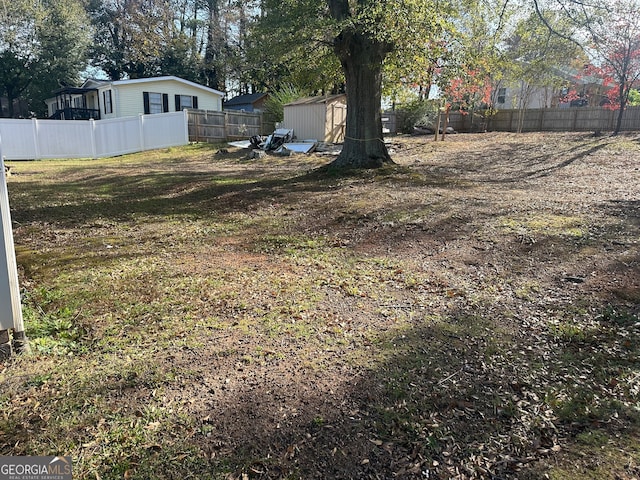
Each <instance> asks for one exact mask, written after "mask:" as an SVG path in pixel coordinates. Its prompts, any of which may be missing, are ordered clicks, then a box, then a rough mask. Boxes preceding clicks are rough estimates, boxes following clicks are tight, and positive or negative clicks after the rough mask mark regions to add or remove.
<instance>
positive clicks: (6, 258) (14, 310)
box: [0, 143, 28, 358]
mask: <svg viewBox="0 0 640 480" xmlns="http://www.w3.org/2000/svg"><path fill="white" fill-rule="evenodd" d="M1 147H2V145H1V143H0V214H1V216H2V230H1V232H0V233H2V235H1V237H2V240H1V241H0V358H2V357H3V356H6V355H8V354H10V353H11V348H10V346H8V339H9V336H8V331H9V330H10V329H13V344H14V348H15V350H16V351H22V350H26V349H27V348H28V346H27V339H26V337H25V334H24V324H23V321H22V307H21V304H20V289H19V286H18V266H17V263H16V254H15V248H14V244H13V230H12V227H11V214H10V212H9V192H8V190H7V178H6V175H5V171H4V158H3V157H2V148H1ZM3 340H6V341H3Z"/></svg>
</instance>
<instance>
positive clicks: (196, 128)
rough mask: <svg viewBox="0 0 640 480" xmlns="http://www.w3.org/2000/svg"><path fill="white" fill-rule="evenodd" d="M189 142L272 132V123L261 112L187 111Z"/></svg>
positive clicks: (247, 136) (212, 141)
mask: <svg viewBox="0 0 640 480" xmlns="http://www.w3.org/2000/svg"><path fill="white" fill-rule="evenodd" d="M188 117H189V141H190V142H208V143H214V142H226V141H228V140H239V139H246V138H251V137H253V136H254V135H266V134H269V133H273V130H274V128H275V127H274V123H273V122H269V121H267V119H266V118H265V116H264V115H263V114H261V113H247V112H236V111H233V110H227V111H224V112H216V111H212V110H193V109H190V110H189V111H188Z"/></svg>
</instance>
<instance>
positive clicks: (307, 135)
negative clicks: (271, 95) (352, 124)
mask: <svg viewBox="0 0 640 480" xmlns="http://www.w3.org/2000/svg"><path fill="white" fill-rule="evenodd" d="M346 123H347V96H346V95H344V94H341V95H327V96H320V97H308V98H301V99H299V100H296V101H294V102H291V103H287V104H286V105H285V106H284V127H286V128H292V129H293V133H294V135H295V137H296V138H297V139H298V140H305V139H315V140H318V141H320V142H328V143H341V142H343V141H344V132H345V126H346Z"/></svg>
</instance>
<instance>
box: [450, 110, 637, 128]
mask: <svg viewBox="0 0 640 480" xmlns="http://www.w3.org/2000/svg"><path fill="white" fill-rule="evenodd" d="M483 113H484V112H479V114H476V115H471V114H468V115H462V114H461V113H459V112H451V113H450V114H449V123H448V125H449V126H451V127H453V128H454V129H455V130H456V131H459V132H479V131H484V130H489V131H495V132H517V131H522V132H595V131H612V130H614V129H615V125H616V121H617V118H618V111H617V110H609V109H607V108H603V107H572V108H536V109H528V110H498V112H497V113H496V114H495V115H493V116H492V117H489V118H483V116H482V114H483ZM621 130H622V131H640V107H628V108H627V109H626V110H625V111H624V114H623V117H622V126H621Z"/></svg>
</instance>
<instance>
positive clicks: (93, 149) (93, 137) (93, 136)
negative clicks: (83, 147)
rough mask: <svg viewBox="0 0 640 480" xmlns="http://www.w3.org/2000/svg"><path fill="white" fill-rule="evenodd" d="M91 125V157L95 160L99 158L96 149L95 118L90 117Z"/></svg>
mask: <svg viewBox="0 0 640 480" xmlns="http://www.w3.org/2000/svg"><path fill="white" fill-rule="evenodd" d="M89 125H90V127H89V130H90V131H91V158H93V159H94V160H95V159H96V158H98V154H97V151H96V121H95V120H94V119H93V118H90V119H89Z"/></svg>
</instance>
